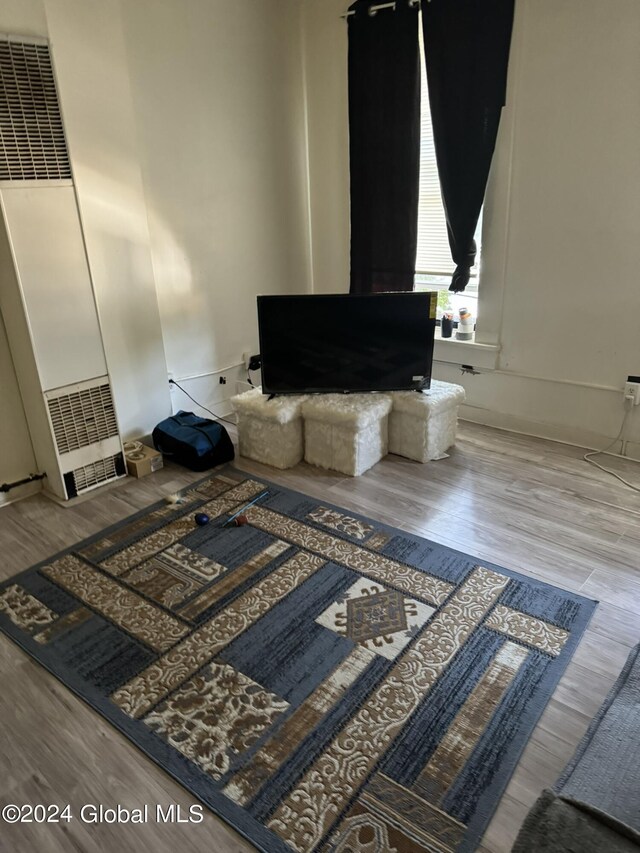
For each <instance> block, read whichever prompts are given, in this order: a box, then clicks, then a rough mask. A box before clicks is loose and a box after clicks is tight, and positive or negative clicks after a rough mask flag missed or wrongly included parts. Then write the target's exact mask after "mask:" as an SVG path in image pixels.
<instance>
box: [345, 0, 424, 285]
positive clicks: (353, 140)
mask: <svg viewBox="0 0 640 853" xmlns="http://www.w3.org/2000/svg"><path fill="white" fill-rule="evenodd" d="M379 2H380V0H378V3H379ZM375 5H377V3H374V2H369V1H368V0H366V1H365V0H357V2H356V3H354V4H353V5H352V6H350V11H354V12H355V14H353V15H350V16H349V17H348V29H349V58H348V67H349V158H350V159H349V165H350V182H351V287H350V289H351V292H352V293H379V292H382V291H388V290H392V291H399V290H413V278H414V272H415V262H416V247H417V230H418V191H419V189H418V185H419V177H420V56H419V47H418V8H417V4H416V6H415V7H412V6H410V5H409V3H408V2H407V0H398V2H397V3H396V10H395V11H393V10H391V9H381V10H380V11H378V12H376V13H375V15H370V14H369V8H370V7H371V6H375Z"/></svg>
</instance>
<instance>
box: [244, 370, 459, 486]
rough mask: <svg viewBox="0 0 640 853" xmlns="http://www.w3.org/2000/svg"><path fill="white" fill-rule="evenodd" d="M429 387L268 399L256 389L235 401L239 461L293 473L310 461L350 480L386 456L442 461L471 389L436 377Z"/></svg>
mask: <svg viewBox="0 0 640 853" xmlns="http://www.w3.org/2000/svg"><path fill="white" fill-rule="evenodd" d="M424 390H427V389H415V390H413V391H392V392H389V393H381V394H335V393H334V394H312V395H288V394H281V395H277V394H270V395H268V396H267V395H266V394H262V392H261V389H260V388H255V389H253V390H252V391H247V392H245V393H244V394H239V395H238V396H236V397H232V398H231V404H232V406H233V408H234V410H235V412H236V414H237V418H238V444H239V453H240V456H246V457H248V458H249V459H255V460H257V461H258V462H263V463H265V464H267V465H273V466H274V467H276V468H291V467H293V466H294V465H296V464H297V463H298V462H300V461H301V459H302V458H303V456H304V458H305V459H306V461H307V462H309V463H310V464H312V465H317V466H319V467H321V468H328V469H330V470H332V471H340V472H341V473H343V474H348V475H350V476H358V475H359V474H362V473H364V471H366V470H367V468H370V467H371V466H372V465H374V464H375V463H376V462H377V461H378V460H379V459H380V458H381V457H382V456H384V455H385V453H387V451H388V452H389V453H394V454H396V455H397V456H404V457H405V458H408V459H413V460H415V461H416V462H428V461H430V460H432V459H442V458H443V457H444V456H446V450H447V449H448V448H449V447H450V446H451V445H452V444H454V442H455V438H456V423H457V417H458V406H459V405H460V404H461V403H462V402H463V401H464V388H463V387H462V386H461V385H454V384H452V383H449V382H438V381H437V380H435V379H434V380H433V381H432V384H431V388H429V389H428V390H429V393H428V394H425V393H423V392H424ZM416 392H417V394H418V396H416ZM274 398H277V399H274Z"/></svg>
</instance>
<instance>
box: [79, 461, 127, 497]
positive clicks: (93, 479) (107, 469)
mask: <svg viewBox="0 0 640 853" xmlns="http://www.w3.org/2000/svg"><path fill="white" fill-rule="evenodd" d="M120 459H122V454H121V453H116V454H115V455H114V456H108V457H107V458H106V459H98V460H97V462H91V463H89V465H84V466H83V467H82V468H76V469H75V470H74V471H72V472H71V474H72V476H73V481H74V483H75V487H76V494H81V493H82V492H86V491H87V489H92V488H94V487H95V486H99V485H100V484H101V483H108V482H109V481H110V480H115V479H116V478H117V477H119V476H120V475H121V473H122V472H121V471H120V466H119V465H118V462H119V460H120Z"/></svg>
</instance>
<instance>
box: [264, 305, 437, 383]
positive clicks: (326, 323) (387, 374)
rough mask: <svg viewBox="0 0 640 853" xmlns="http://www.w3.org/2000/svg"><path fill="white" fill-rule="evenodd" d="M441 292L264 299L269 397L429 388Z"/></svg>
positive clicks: (265, 359)
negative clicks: (438, 302)
mask: <svg viewBox="0 0 640 853" xmlns="http://www.w3.org/2000/svg"><path fill="white" fill-rule="evenodd" d="M436 300H437V294H436V293H375V294H331V295H324V294H314V295H312V296H258V327H259V332H260V355H261V357H262V390H263V392H264V393H265V394H301V393H316V392H327V391H345V392H346V391H400V390H405V389H406V390H413V389H415V390H419V389H422V388H429V385H430V382H431V365H432V361H433V336H434V331H435V322H436V321H435V316H436V311H435V308H436Z"/></svg>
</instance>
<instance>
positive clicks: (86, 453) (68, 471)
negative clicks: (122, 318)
mask: <svg viewBox="0 0 640 853" xmlns="http://www.w3.org/2000/svg"><path fill="white" fill-rule="evenodd" d="M0 72H1V73H0V209H1V211H2V219H3V220H4V228H2V223H0V309H1V310H2V314H3V316H4V319H5V325H6V328H7V337H8V340H9V346H10V349H11V355H12V358H13V361H14V366H15V369H16V376H17V378H18V383H19V386H20V393H21V396H22V400H23V403H24V409H25V414H26V417H27V423H28V425H29V433H30V436H31V440H32V444H33V447H34V452H35V456H36V460H37V463H38V466H39V468H40V470H43V471H45V472H46V474H47V481H46V482H47V488H48V489H49V490H50V491H52V492H53V493H54V494H56V495H57V496H58V497H61V498H63V499H68V498H72V497H75V496H76V495H77V494H81V493H82V492H85V491H88V490H89V489H92V488H95V487H96V486H99V485H101V484H102V483H105V482H108V481H110V480H114V479H117V478H118V477H121V476H124V475H125V466H124V455H123V451H122V442H121V439H120V435H119V430H118V423H117V418H116V412H115V409H114V406H113V398H112V394H111V387H110V383H109V377H108V372H107V363H106V358H105V353H104V347H103V343H102V335H101V331H100V323H99V318H98V312H97V308H96V303H95V298H94V292H93V285H92V281H91V274H90V270H89V264H88V261H87V256H86V248H85V242H84V235H83V232H82V225H81V221H80V215H79V212H78V206H77V199H76V193H75V187H74V185H73V181H72V173H71V167H70V161H69V157H68V151H67V145H66V140H65V138H64V130H63V126H62V118H61V115H60V110H59V105H58V99H57V92H56V88H55V78H54V74H53V68H52V65H51V57H50V55H49V47H48V45H47V43H46V42H43V41H42V40H33V42H31V41H28V40H19V39H15V38H12V37H9V38H7V37H0Z"/></svg>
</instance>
